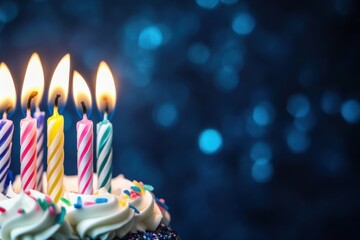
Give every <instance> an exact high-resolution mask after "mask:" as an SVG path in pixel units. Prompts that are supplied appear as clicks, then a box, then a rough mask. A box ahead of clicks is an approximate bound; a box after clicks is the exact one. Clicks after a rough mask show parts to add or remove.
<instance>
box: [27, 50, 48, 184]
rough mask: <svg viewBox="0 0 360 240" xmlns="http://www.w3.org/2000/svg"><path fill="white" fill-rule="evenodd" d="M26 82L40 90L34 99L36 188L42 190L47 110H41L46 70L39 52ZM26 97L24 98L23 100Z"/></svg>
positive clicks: (31, 62) (35, 54)
mask: <svg viewBox="0 0 360 240" xmlns="http://www.w3.org/2000/svg"><path fill="white" fill-rule="evenodd" d="M24 82H26V83H28V84H31V88H32V89H33V90H36V91H37V92H38V94H37V96H36V98H35V99H34V102H35V106H36V111H35V113H34V118H35V119H36V135H37V139H36V152H37V156H36V189H37V190H39V191H42V176H43V172H44V162H43V156H44V122H45V112H43V111H41V110H40V107H39V105H40V102H41V100H42V96H43V92H44V71H43V68H42V65H41V61H40V57H39V55H38V54H37V53H33V54H32V55H31V58H30V60H29V64H28V67H27V69H26V73H25V79H24ZM23 101H26V99H22V102H23Z"/></svg>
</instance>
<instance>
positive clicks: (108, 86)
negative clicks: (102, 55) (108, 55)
mask: <svg viewBox="0 0 360 240" xmlns="http://www.w3.org/2000/svg"><path fill="white" fill-rule="evenodd" d="M96 104H97V107H98V109H99V111H100V112H105V111H111V110H113V109H114V108H115V104H116V88H115V82H114V77H113V75H112V73H111V70H110V68H109V66H108V65H107V64H106V63H105V62H104V61H102V62H101V63H100V65H99V68H98V72H97V76H96Z"/></svg>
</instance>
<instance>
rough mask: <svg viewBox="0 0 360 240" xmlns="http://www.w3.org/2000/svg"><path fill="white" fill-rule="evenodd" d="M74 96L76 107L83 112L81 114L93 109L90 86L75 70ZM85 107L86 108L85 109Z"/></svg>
mask: <svg viewBox="0 0 360 240" xmlns="http://www.w3.org/2000/svg"><path fill="white" fill-rule="evenodd" d="M73 97H74V101H75V106H76V109H77V110H78V111H79V113H81V115H82V114H84V113H86V112H88V111H89V110H90V109H91V105H92V100H91V93H90V89H89V86H88V85H87V84H86V81H85V79H84V78H83V77H82V76H81V75H80V73H78V72H77V71H74V76H73ZM84 107H85V108H86V109H85V111H84ZM80 109H81V110H80Z"/></svg>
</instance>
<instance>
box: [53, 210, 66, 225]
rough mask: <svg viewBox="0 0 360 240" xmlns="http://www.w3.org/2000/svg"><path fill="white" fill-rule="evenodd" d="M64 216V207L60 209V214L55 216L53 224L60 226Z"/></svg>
mask: <svg viewBox="0 0 360 240" xmlns="http://www.w3.org/2000/svg"><path fill="white" fill-rule="evenodd" d="M65 214H66V209H65V207H61V212H60V213H59V214H58V215H56V218H55V222H56V223H57V224H60V225H61V224H63V222H64V219H65Z"/></svg>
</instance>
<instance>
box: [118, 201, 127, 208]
mask: <svg viewBox="0 0 360 240" xmlns="http://www.w3.org/2000/svg"><path fill="white" fill-rule="evenodd" d="M118 202H119V204H120V205H121V206H122V207H126V202H125V201H123V200H119V201H118Z"/></svg>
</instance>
